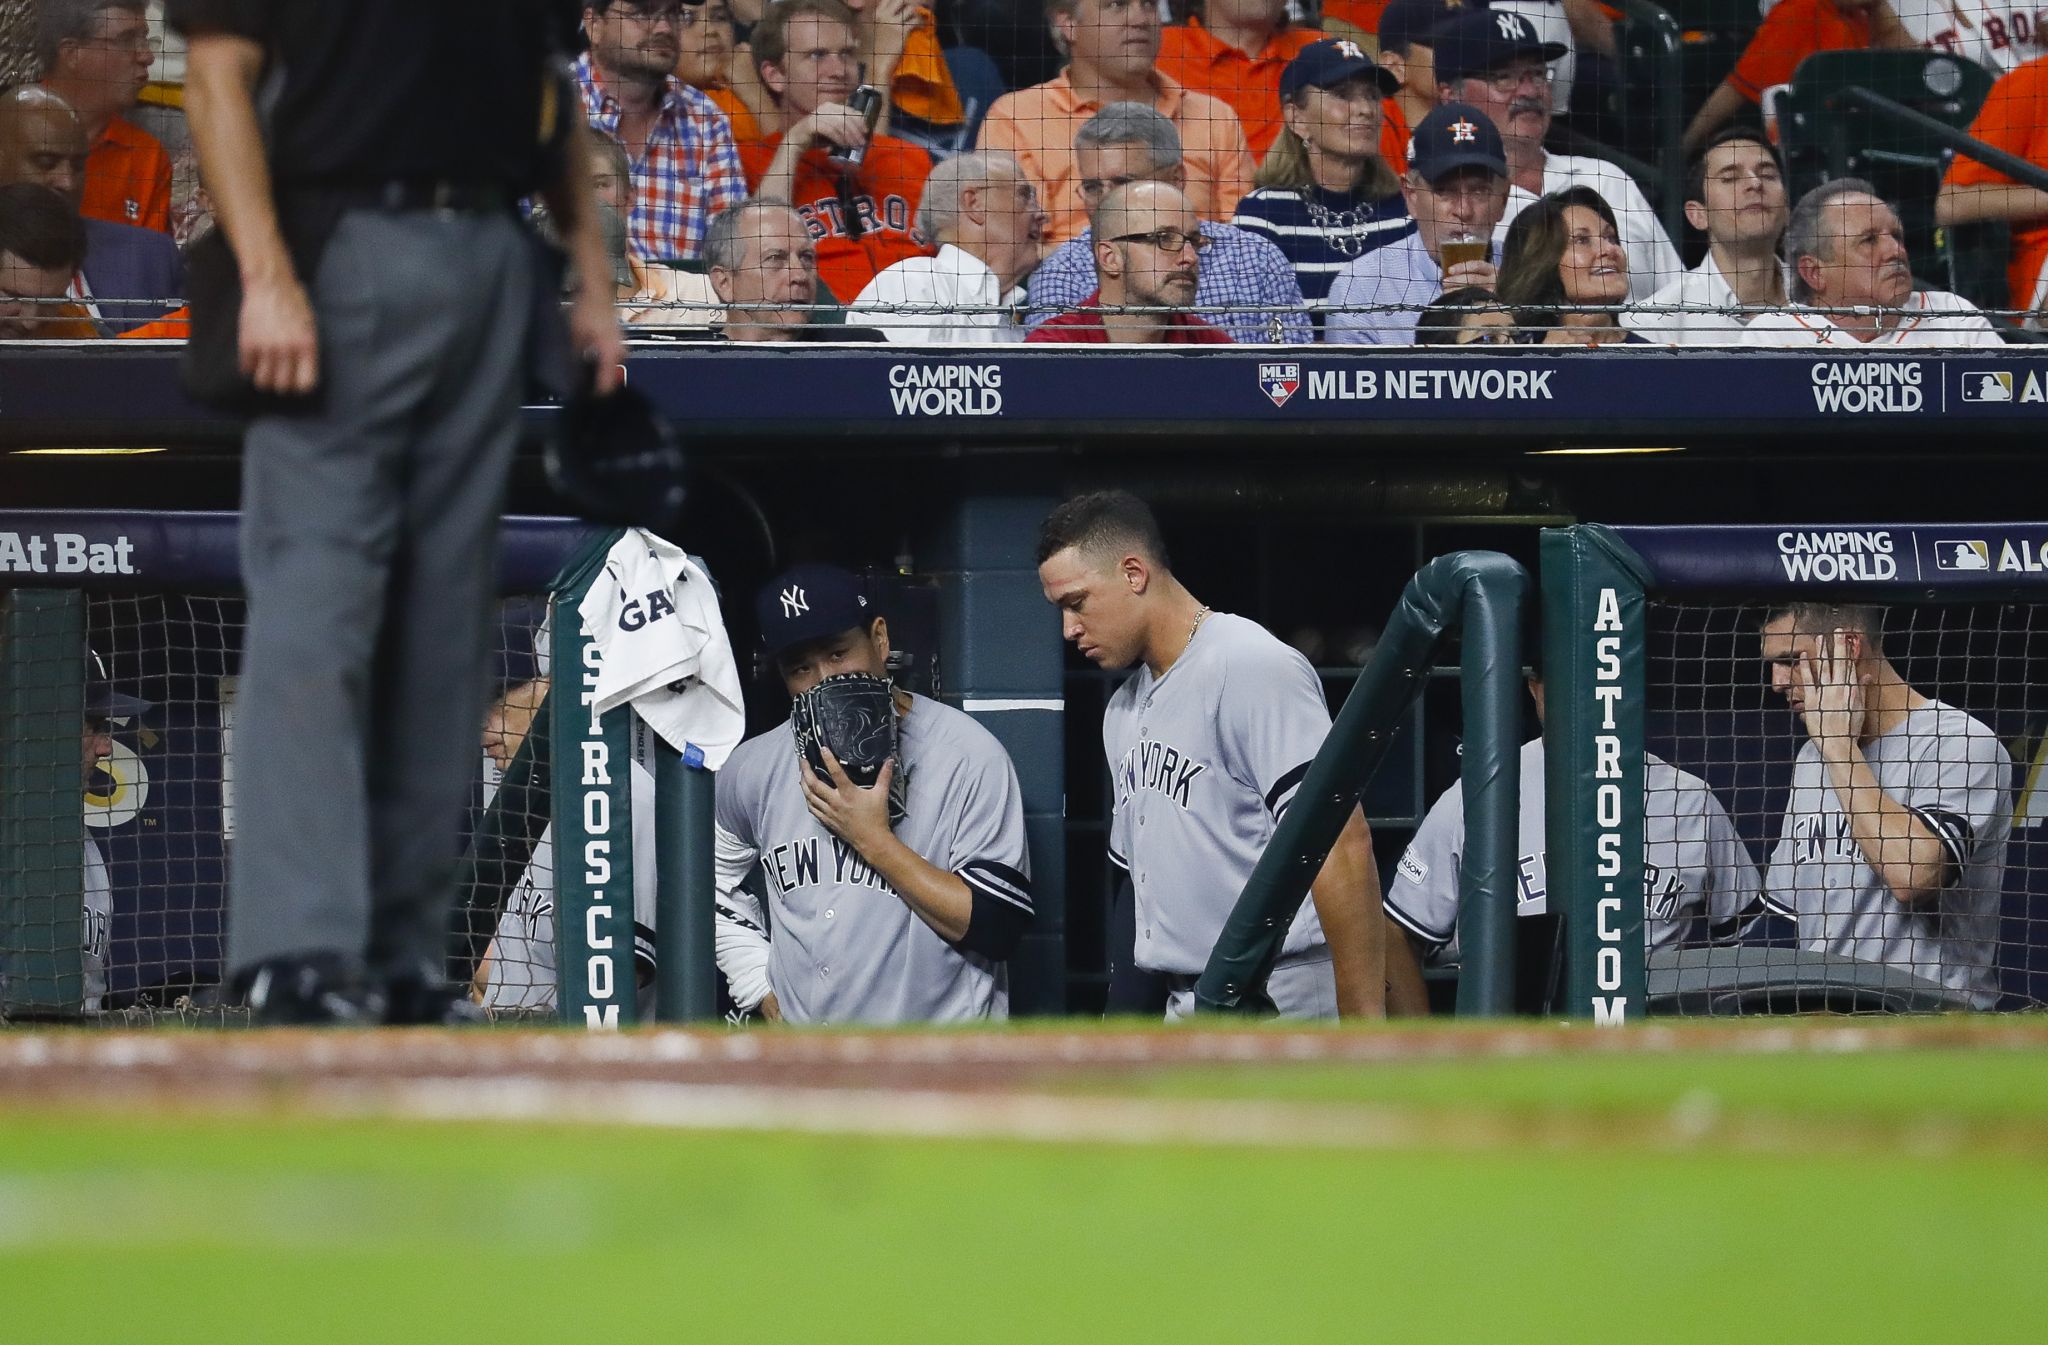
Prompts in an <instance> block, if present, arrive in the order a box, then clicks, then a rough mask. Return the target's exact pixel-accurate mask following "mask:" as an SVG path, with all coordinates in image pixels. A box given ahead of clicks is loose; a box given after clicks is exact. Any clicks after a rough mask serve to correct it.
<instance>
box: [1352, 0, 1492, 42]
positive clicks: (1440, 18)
mask: <svg viewBox="0 0 2048 1345" xmlns="http://www.w3.org/2000/svg"><path fill="white" fill-rule="evenodd" d="M1485 7H1486V0H1388V4H1387V7H1386V8H1385V9H1383V10H1381V11H1380V30H1379V33H1378V34H1377V36H1378V37H1379V40H1380V50H1381V51H1392V52H1395V53H1397V54H1405V53H1406V52H1407V50H1408V47H1409V46H1410V45H1411V44H1413V43H1416V42H1420V43H1421V44H1422V45H1423V46H1425V47H1426V46H1428V45H1429V44H1430V43H1431V42H1432V41H1433V40H1434V39H1433V38H1431V36H1430V34H1431V33H1432V32H1433V31H1435V30H1436V29H1438V28H1441V27H1442V26H1443V25H1444V24H1446V23H1448V22H1449V21H1450V20H1452V19H1454V18H1456V17H1457V16H1459V15H1460V14H1463V13H1465V12H1466V11H1467V10H1472V9H1484V8H1485Z"/></svg>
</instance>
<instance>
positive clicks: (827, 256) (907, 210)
mask: <svg viewBox="0 0 2048 1345" xmlns="http://www.w3.org/2000/svg"><path fill="white" fill-rule="evenodd" d="M854 25H855V20H854V16H853V11H851V10H849V9H848V8H847V7H846V6H845V5H843V4H841V3H840V2H839V0H780V3H778V4H776V5H775V6H774V7H773V8H771V9H770V10H769V11H768V17H766V18H765V19H763V20H761V22H760V23H759V24H758V25H756V26H755V28H754V33H753V47H754V64H755V65H756V67H758V68H759V70H760V72H761V82H762V83H763V84H765V85H767V87H768V92H769V93H770V94H772V95H774V97H775V101H776V113H777V117H778V119H779V121H780V128H779V129H778V131H777V133H776V134H774V135H772V136H769V137H768V138H767V139H765V140H754V141H749V142H748V143H747V144H744V145H742V146H741V147H740V162H741V163H743V164H744V165H746V170H747V184H748V186H749V187H750V188H752V190H753V191H754V192H755V193H757V194H759V195H762V196H772V197H778V198H780V199H782V200H785V201H788V202H790V203H791V204H792V205H794V206H795V207H796V210H797V213H798V214H799V215H801V216H803V219H804V224H805V225H806V227H808V228H809V229H810V231H811V237H812V238H813V239H815V240H816V241H817V245H818V277H819V278H820V279H821V280H823V281H824V282H825V284H826V285H827V286H828V287H830V289H831V291H832V294H833V297H834V298H837V299H840V300H842V301H844V300H847V299H851V298H852V297H853V296H854V295H856V294H859V293H860V292H861V290H863V289H865V288H866V287H867V283H868V282H869V281H870V280H873V279H874V278H875V274H876V272H878V271H881V270H884V269H885V268H887V267H890V266H893V265H895V264H896V263H897V262H900V261H902V260H903V259H904V258H905V257H927V256H930V255H931V252H932V249H931V248H929V247H927V246H926V245H925V244H924V243H923V242H922V241H921V240H920V239H919V238H918V237H917V236H916V235H915V234H914V233H913V231H912V230H913V226H914V222H915V220H916V218H917V204H918V200H919V198H920V197H921V196H923V194H924V180H925V178H926V177H927V176H928V175H929V174H930V173H931V171H932V157H931V155H929V154H927V153H925V152H924V151H923V150H921V149H919V148H918V147H917V146H915V145H913V144H910V143H909V142H908V141H904V140H898V139H896V138H895V137H894V136H890V135H884V134H882V133H880V132H879V131H878V132H876V133H875V134H873V135H870V134H869V133H868V129H867V124H866V123H865V122H864V121H863V120H862V119H861V116H860V114H859V113H857V112H855V111H854V110H853V109H852V108H850V107H848V106H847V105H846V100H847V99H848V98H850V97H852V96H853V91H854V88H855V86H856V85H857V84H858V83H859V80H860V45H859V37H858V35H857V33H856V30H855V26H854ZM849 151H858V152H860V153H861V155H862V157H861V160H860V162H859V163H858V164H851V163H848V162H846V160H845V158H844V155H845V154H846V153H847V152H849ZM835 154H836V155H838V156H839V157H835Z"/></svg>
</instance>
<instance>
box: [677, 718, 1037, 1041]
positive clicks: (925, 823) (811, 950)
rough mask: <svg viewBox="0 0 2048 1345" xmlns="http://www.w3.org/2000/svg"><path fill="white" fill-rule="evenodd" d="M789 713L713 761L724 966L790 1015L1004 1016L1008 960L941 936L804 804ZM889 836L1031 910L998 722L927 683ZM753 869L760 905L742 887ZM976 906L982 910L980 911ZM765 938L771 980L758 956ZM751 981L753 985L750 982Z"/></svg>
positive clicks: (904, 758)
mask: <svg viewBox="0 0 2048 1345" xmlns="http://www.w3.org/2000/svg"><path fill="white" fill-rule="evenodd" d="M802 768H803V766H802V762H801V760H800V759H799V758H798V756H797V751H796V743H795V741H794V739H793V738H792V737H791V734H790V728H789V723H788V721H787V720H785V721H784V722H783V723H782V724H780V725H778V726H777V727H775V728H773V729H770V730H769V731H768V732H766V733H764V734H761V735H760V736H759V737H756V738H753V739H751V740H749V741H747V742H744V743H741V744H740V745H739V746H738V747H737V748H735V749H734V750H733V754H732V756H731V757H730V758H729V759H728V760H727V761H726V763H725V768H724V769H723V770H721V771H720V772H719V773H718V833H719V834H718V850H719V855H718V861H719V862H718V870H719V876H718V887H719V897H718V925H719V929H718V945H719V965H720V967H721V968H722V969H724V970H725V973H726V976H727V978H728V979H729V980H730V981H731V982H732V983H733V991H734V998H735V1000H736V1001H738V1002H739V1003H740V1004H741V1005H742V1006H744V1007H748V1008H751V1007H753V1005H754V1004H755V1003H758V1002H759V1000H760V999H761V998H762V997H763V992H764V991H766V990H772V991H773V992H774V994H775V999H776V1002H777V1004H779V1005H780V1006H781V1009H782V1015H783V1017H784V1018H785V1019H787V1020H788V1021H790V1022H793V1023H906V1022H961V1021H967V1020H972V1019H980V1018H1005V1017H1007V1016H1008V1015H1009V1011H1010V988H1009V973H1008V969H1007V966H1006V964H1004V963H1002V962H999V961H994V960H992V959H990V958H988V957H985V956H983V955H981V954H979V953H976V952H974V951H972V950H971V947H970V946H963V945H972V944H973V943H974V941H975V932H974V930H973V929H972V928H971V927H970V930H969V934H968V936H967V938H966V939H965V940H963V941H962V944H952V943H948V942H947V941H946V940H945V939H943V938H941V937H940V936H939V934H938V933H937V932H936V931H935V930H933V929H932V927H931V926H930V925H927V924H926V923H925V922H924V921H923V920H921V919H919V918H918V916H917V914H916V913H915V912H913V911H912V910H911V909H910V907H909V906H908V905H907V904H906V903H905V902H904V901H903V899H902V898H901V897H899V896H898V895H897V894H896V892H895V890H894V889H893V888H891V887H890V886H889V885H888V883H887V882H886V881H885V880H884V879H883V878H882V876H881V875H880V874H878V873H876V872H875V871H874V870H873V869H872V868H870V867H869V866H868V864H867V861H865V860H863V859H862V858H861V857H860V854H859V852H858V851H856V850H855V849H854V848H853V847H852V846H851V845H848V844H847V843H846V842H845V841H842V840H840V839H839V838H838V837H836V836H834V835H833V834H832V833H831V832H830V831H828V830H827V829H826V828H825V825H824V824H823V823H821V822H819V821H818V820H817V819H816V818H815V817H812V816H811V811H810V809H809V808H807V807H805V806H804V797H803V790H802V787H801V785H800V784H799V783H798V777H797V771H798V770H799V769H802ZM896 769H897V770H898V772H899V773H900V774H901V775H902V777H903V778H904V781H905V784H904V795H903V798H904V815H903V817H902V819H901V820H900V821H898V822H897V823H896V835H897V836H898V837H899V838H900V839H901V840H902V841H903V843H904V844H905V845H908V846H909V847H910V848H911V849H912V850H914V851H916V852H917V853H918V854H919V855H920V856H922V857H923V858H924V859H925V860H926V861H927V862H929V863H931V864H934V865H936V866H937V867H939V868H941V869H945V870H947V871H948V872H951V873H954V874H957V875H958V876H959V877H961V878H962V879H964V880H965V881H966V882H967V884H968V886H969V887H970V888H971V889H973V891H974V893H975V894H976V900H977V904H979V903H981V902H983V901H987V902H991V903H999V904H1001V905H1002V906H1003V907H1005V908H1007V909H1008V910H1009V911H1011V912H1021V914H1022V915H1023V916H1024V917H1025V918H1028V917H1029V916H1030V914H1031V910H1032V904H1031V879H1030V868H1031V860H1030V856H1029V853H1028V851H1027V849H1026V846H1025V840H1024V795H1023V791H1022V789H1021V788H1019V786H1018V784H1017V772H1016V769H1015V768H1014V767H1013V766H1012V765H1011V764H1010V758H1009V755H1008V754H1007V753H1006V752H1004V751H1003V748H1002V744H1000V743H998V742H997V741H996V739H995V735H993V734H991V733H990V732H989V731H988V730H987V729H985V728H983V727H982V726H981V725H980V724H977V723H976V722H975V721H974V720H973V718H972V717H970V716H968V715H966V714H963V713H962V712H960V711H959V710H955V709H953V708H952V707H951V706H948V705H941V704H940V703H939V702H937V701H934V700H930V699H928V698H926V697H924V696H916V695H913V696H912V697H911V698H910V711H909V713H908V714H906V715H904V716H903V718H902V721H901V733H900V737H899V739H898V746H897V766H896ZM755 866H758V867H759V870H760V875H761V878H762V881H763V883H764V885H765V886H764V888H763V890H764V891H765V892H766V894H767V902H766V907H767V909H766V910H765V912H764V911H763V909H762V903H760V902H757V901H756V900H755V899H754V898H753V897H752V896H751V895H749V894H748V893H746V892H744V891H742V890H741V889H740V886H739V885H740V883H741V882H742V881H743V880H744V879H745V877H746V874H747V871H748V870H749V869H750V868H753V867H755ZM979 918H980V917H979V916H977V920H979ZM764 944H765V945H766V973H767V975H766V980H765V982H762V981H761V980H760V978H759V972H760V970H761V966H760V963H759V961H758V957H759V953H760V950H761V948H762V946H763V945H764ZM750 987H751V993H750V991H749V988H750Z"/></svg>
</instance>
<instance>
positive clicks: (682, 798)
mask: <svg viewBox="0 0 2048 1345" xmlns="http://www.w3.org/2000/svg"><path fill="white" fill-rule="evenodd" d="M717 781H718V777H717V776H716V775H715V774H714V773H713V772H711V771H708V770H706V769H704V768H703V767H702V766H695V765H691V764H690V763H689V762H687V761H685V760H684V759H683V754H682V753H680V752H678V751H676V750H675V749H674V748H673V747H670V746H669V745H668V744H667V743H665V742H663V743H657V744H656V745H655V749H654V817H655V826H656V834H657V835H659V837H660V838H661V839H660V841H659V842H658V843H657V844H656V846H655V849H654V862H655V880H654V934H655V945H656V948H657V950H658V951H657V953H656V957H655V992H654V1013H655V1017H657V1018H658V1019H660V1020H661V1021H662V1022H664V1023H706V1022H709V1021H711V1020H712V1019H713V1018H715V1017H716V1016H717V1015H718V964H717V960H716V958H715V957H714V955H713V951H712V939H713V924H714V920H715V915H714V911H713V904H712V903H713V900H714V897H715V895H716V892H715V889H714V887H713V882H714V879H715V876H716V862H715V848H716V846H717V841H716V840H715V838H714V836H713V829H714V827H715V825H716V817H717V808H716V803H717V795H716V792H715V791H716V789H717Z"/></svg>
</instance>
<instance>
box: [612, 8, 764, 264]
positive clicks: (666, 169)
mask: <svg viewBox="0 0 2048 1345" xmlns="http://www.w3.org/2000/svg"><path fill="white" fill-rule="evenodd" d="M692 3H697V4H701V3H703V0H692ZM682 8H683V0H599V3H596V4H591V5H586V6H585V7H584V10H583V30H584V32H585V33H587V34H588V35H589V37H590V50H589V51H587V52H585V53H584V54H583V55H582V56H581V57H579V58H578V59H577V61H576V66H575V70H576V84H577V87H578V88H579V89H581V90H582V93H583V109H584V112H585V114H586V115H587V116H588V117H589V118H590V124H591V125H592V126H594V127H596V128H597V129H598V130H600V131H602V132H604V133H605V134H606V135H609V136H611V137H613V138H614V139H616V140H618V142H619V143H620V144H622V145H624V146H625V147H626V154H627V156H628V157H629V158H631V160H632V162H633V212H632V214H631V215H630V216H629V217H628V219H627V221H626V240H627V247H628V248H629V249H630V250H631V252H632V255H633V256H634V257H635V258H636V259H638V260H640V261H666V260H669V259H671V258H677V257H694V256H696V255H697V253H698V250H699V249H700V248H701V247H702V246H703V243H704V230H705V227H706V226H707V225H709V224H710V223H711V217H712V216H713V215H716V214H717V213H718V212H719V211H721V210H723V209H725V208H726V207H727V206H730V205H736V204H738V203H739V202H741V201H744V200H746V199H747V178H746V174H745V173H744V172H743V171H742V170H741V168H740V156H739V151H738V150H737V149H735V148H734V147H733V139H732V126H731V125H730V123H728V122H727V121H726V119H725V114H724V113H723V112H721V111H719V110H718V105H717V104H716V103H714V102H712V101H711V99H710V98H708V97H706V96H705V95H704V94H702V93H699V92H698V91H697V90H695V89H693V88H691V87H690V86H689V85H687V84H685V83H683V82H682V81H681V80H679V79H677V78H676V77H675V75H674V73H673V72H674V70H675V66H676V60H677V57H678V56H679V55H680V49H679V47H678V45H677V42H678V39H677V30H676V19H677V16H678V15H679V14H680V13H681V12H682Z"/></svg>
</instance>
